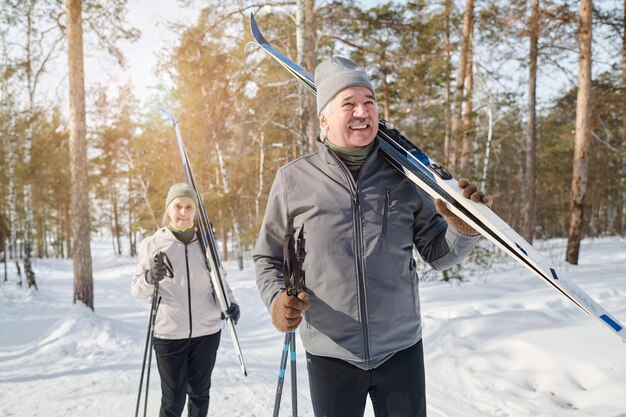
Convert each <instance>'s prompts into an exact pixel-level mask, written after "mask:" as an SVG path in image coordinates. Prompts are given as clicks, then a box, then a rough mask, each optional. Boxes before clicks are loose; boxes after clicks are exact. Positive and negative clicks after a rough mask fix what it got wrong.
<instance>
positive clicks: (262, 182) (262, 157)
mask: <svg viewBox="0 0 626 417" xmlns="http://www.w3.org/2000/svg"><path fill="white" fill-rule="evenodd" d="M625 1H626V0H625ZM264 171H265V133H264V132H263V131H261V132H260V133H259V185H258V187H257V193H256V197H255V198H254V219H255V221H259V220H261V217H260V216H261V198H262V197H263V194H264V192H265V180H264V177H263V172H264Z"/></svg>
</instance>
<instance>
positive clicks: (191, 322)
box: [185, 243, 193, 339]
mask: <svg viewBox="0 0 626 417" xmlns="http://www.w3.org/2000/svg"><path fill="white" fill-rule="evenodd" d="M185 267H186V268H187V304H188V305H189V338H190V339H191V333H192V329H193V327H192V324H193V321H192V319H191V279H190V277H189V256H188V251H187V243H185Z"/></svg>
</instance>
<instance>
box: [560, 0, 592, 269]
mask: <svg viewBox="0 0 626 417" xmlns="http://www.w3.org/2000/svg"><path fill="white" fill-rule="evenodd" d="M591 3H592V2H591V0H581V1H580V9H579V14H580V29H579V34H578V38H579V41H578V45H579V46H578V49H579V55H578V95H577V99H576V138H575V141H574V161H573V174H572V190H571V196H570V216H569V231H568V237H567V255H566V258H565V260H566V261H567V262H569V263H571V264H574V265H576V264H578V253H579V251H580V241H581V239H582V222H583V204H584V201H585V193H586V191H587V177H588V171H589V154H588V151H589V141H590V136H591V134H590V119H591V40H592V33H591V21H592V17H591V13H592V11H591V9H592V4H591Z"/></svg>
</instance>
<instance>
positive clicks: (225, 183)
mask: <svg viewBox="0 0 626 417" xmlns="http://www.w3.org/2000/svg"><path fill="white" fill-rule="evenodd" d="M215 149H216V150H217V159H218V161H219V167H220V173H221V176H222V187H223V191H224V196H225V197H226V201H230V198H229V197H230V184H229V180H228V172H227V170H226V164H225V162H224V154H223V153H222V149H221V148H220V145H219V143H217V141H215ZM228 212H229V214H230V218H231V221H232V223H233V249H234V250H235V253H236V254H237V261H238V263H239V269H243V245H242V243H241V227H239V219H238V218H237V213H236V212H235V209H234V208H233V205H232V204H228ZM223 244H224V246H226V245H227V241H224V242H223Z"/></svg>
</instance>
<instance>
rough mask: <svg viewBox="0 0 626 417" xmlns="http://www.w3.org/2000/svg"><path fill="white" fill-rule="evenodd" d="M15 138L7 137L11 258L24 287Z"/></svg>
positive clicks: (18, 281) (19, 283) (18, 280)
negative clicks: (18, 228)
mask: <svg viewBox="0 0 626 417" xmlns="http://www.w3.org/2000/svg"><path fill="white" fill-rule="evenodd" d="M15 141H16V139H15V137H14V136H13V135H12V134H9V135H8V137H7V168H8V169H7V171H8V172H7V173H8V177H9V228H10V232H9V256H10V257H11V259H13V260H14V261H15V266H16V268H15V270H16V271H17V282H16V283H17V285H18V286H20V287H21V286H22V272H21V269H20V264H19V261H18V258H19V252H18V249H17V186H16V184H15V168H16V166H17V146H16V144H15Z"/></svg>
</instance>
